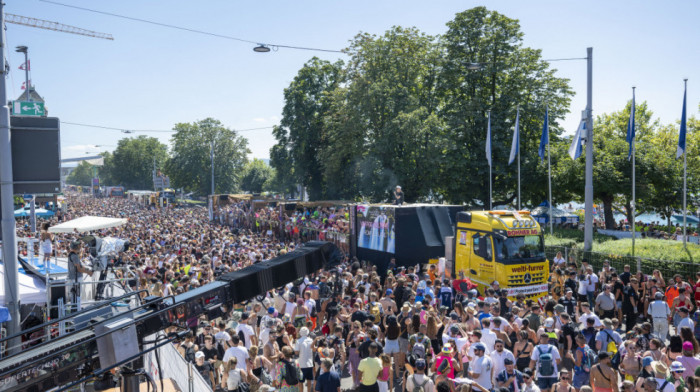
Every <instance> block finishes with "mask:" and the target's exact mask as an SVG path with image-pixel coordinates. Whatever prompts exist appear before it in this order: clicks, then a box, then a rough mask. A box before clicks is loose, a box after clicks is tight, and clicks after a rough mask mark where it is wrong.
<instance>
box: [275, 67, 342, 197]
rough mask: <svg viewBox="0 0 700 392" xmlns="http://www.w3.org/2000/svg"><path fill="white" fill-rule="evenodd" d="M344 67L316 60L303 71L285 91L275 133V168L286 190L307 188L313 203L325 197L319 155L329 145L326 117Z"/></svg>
mask: <svg viewBox="0 0 700 392" xmlns="http://www.w3.org/2000/svg"><path fill="white" fill-rule="evenodd" d="M342 66H343V63H342V62H341V61H338V62H336V63H330V62H328V61H324V60H320V59H318V58H316V57H314V58H312V59H311V60H309V61H308V62H307V63H306V64H304V66H303V67H302V68H301V69H300V70H299V72H298V73H297V76H296V77H294V80H293V81H292V83H291V84H290V85H289V87H287V88H286V89H284V102H285V103H284V108H283V109H282V120H281V121H280V126H278V127H275V128H274V129H273V132H272V133H273V135H274V136H275V139H276V140H277V144H276V145H275V146H274V147H273V148H272V150H271V152H270V158H271V164H272V166H273V167H274V168H276V169H277V178H278V179H280V180H282V181H280V182H282V183H283V185H284V186H285V188H291V186H292V185H293V184H294V182H296V183H301V184H303V185H304V186H306V187H307V190H308V192H309V196H310V198H311V199H319V198H322V197H323V196H324V179H323V165H322V162H321V161H320V160H319V151H320V150H321V149H322V148H323V146H324V145H326V137H325V129H324V124H323V121H324V116H325V114H326V112H327V111H328V106H329V104H330V102H329V100H328V95H329V94H330V93H331V92H332V91H333V90H334V89H335V88H336V87H337V86H338V84H339V83H340V81H341V79H342Z"/></svg>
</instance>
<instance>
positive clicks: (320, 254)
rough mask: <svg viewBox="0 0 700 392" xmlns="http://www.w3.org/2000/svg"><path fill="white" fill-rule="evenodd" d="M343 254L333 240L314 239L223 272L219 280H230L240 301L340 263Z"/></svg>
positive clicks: (233, 297) (233, 299)
mask: <svg viewBox="0 0 700 392" xmlns="http://www.w3.org/2000/svg"><path fill="white" fill-rule="evenodd" d="M341 258H342V255H341V253H340V251H339V250H338V248H337V247H336V246H335V245H333V244H332V243H330V242H323V241H311V242H307V243H306V244H304V245H303V246H301V247H299V248H298V249H297V250H295V251H294V252H290V253H288V254H286V255H283V256H279V257H276V258H274V259H272V260H268V261H264V262H262V263H258V264H254V265H251V266H250V267H246V268H244V269H242V270H239V271H234V272H229V273H227V274H223V275H221V276H220V277H219V279H218V280H219V281H226V282H230V286H229V301H231V302H233V303H239V302H243V301H247V300H249V299H252V298H254V297H255V296H258V295H261V294H263V293H265V292H267V291H269V290H272V289H274V288H278V287H282V286H284V285H286V284H287V283H289V282H293V281H295V280H297V279H299V278H301V277H304V276H306V275H308V274H311V273H314V272H316V271H318V270H320V269H322V268H324V267H329V266H332V265H334V264H337V263H339V262H340V261H341Z"/></svg>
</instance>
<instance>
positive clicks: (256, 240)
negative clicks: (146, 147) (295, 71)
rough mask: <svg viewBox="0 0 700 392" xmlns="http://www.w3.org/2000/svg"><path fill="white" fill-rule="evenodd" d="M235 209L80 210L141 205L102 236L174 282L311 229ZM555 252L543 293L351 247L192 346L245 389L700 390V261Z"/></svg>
mask: <svg viewBox="0 0 700 392" xmlns="http://www.w3.org/2000/svg"><path fill="white" fill-rule="evenodd" d="M236 208H240V213H238V212H237V210H236ZM317 211H318V215H316V214H315V213H314V212H312V211H305V212H300V213H296V212H295V213H294V214H293V216H294V217H296V219H297V220H296V221H294V220H292V223H298V221H309V220H313V221H320V222H324V220H325V219H328V220H331V219H334V218H335V217H333V218H332V217H331V215H333V211H332V210H330V209H328V210H325V211H323V210H317ZM229 212H230V213H231V215H232V216H234V217H236V218H234V219H233V221H232V222H230V221H226V222H223V223H224V224H222V221H215V222H209V220H208V217H207V211H206V209H204V208H188V209H184V208H183V209H179V208H164V209H155V208H150V209H149V208H146V207H141V206H137V205H134V204H132V203H131V202H129V201H127V200H121V199H91V198H87V197H70V198H69V200H68V211H67V213H66V214H65V215H64V216H73V217H77V216H80V215H83V214H91V215H103V216H117V217H128V218H129V220H128V223H127V224H126V225H125V226H122V227H118V228H112V229H107V230H104V231H102V232H101V233H99V234H100V235H111V236H115V237H120V238H124V239H129V241H130V242H131V243H132V246H131V247H130V248H129V249H128V250H127V251H125V252H122V253H120V255H119V258H120V259H121V260H122V261H123V262H124V263H125V264H126V265H130V266H132V267H133V269H134V270H135V271H136V273H137V276H138V282H135V283H133V284H137V285H138V286H139V287H146V288H147V289H148V291H149V294H151V295H170V294H175V293H181V292H185V291H187V290H190V289H192V288H196V287H199V286H201V285H203V284H206V283H207V282H210V281H212V280H214V279H215V278H216V276H217V275H218V274H220V273H223V272H226V271H231V270H236V269H239V268H244V267H246V266H249V265H252V264H255V263H259V262H262V261H265V260H269V259H272V258H274V257H276V256H278V255H282V254H284V253H286V252H288V251H291V250H293V249H294V248H295V247H296V246H298V245H299V243H300V242H301V241H303V240H304V237H303V235H300V236H298V237H295V236H292V237H291V238H286V237H285V238H284V239H280V236H279V233H278V231H276V230H274V229H273V228H270V229H269V230H263V229H260V230H253V229H251V228H250V227H248V226H245V227H238V226H237V224H238V223H242V220H243V219H244V218H245V219H250V216H251V214H250V213H249V211H245V210H244V209H243V208H241V207H240V206H233V207H231V209H230V211H227V213H229ZM307 212H308V214H307ZM264 213H266V214H268V215H264V214H261V213H259V212H256V214H258V215H253V216H254V217H255V218H258V219H260V221H261V222H263V221H267V222H273V221H275V220H277V221H279V216H275V211H274V210H272V209H269V210H267V209H264ZM346 213H347V212H345V211H343V212H341V211H335V215H336V217H337V216H338V215H340V216H343V215H344V214H346ZM303 218H306V219H303ZM237 219H238V220H237ZM286 219H287V218H284V219H283V221H284V222H286V221H287V220H286ZM339 220H340V219H339ZM49 223H50V224H53V223H55V222H49ZM19 230H20V231H25V230H26V228H24V227H21V226H20V227H19ZM300 231H301V230H300ZM292 233H293V231H292ZM24 234H27V233H24ZM75 237H76V236H75V235H73V234H67V235H63V234H61V235H57V237H56V238H54V241H53V243H54V247H55V249H54V250H55V251H56V252H58V254H59V255H67V254H68V252H70V247H69V246H67V244H70V243H71V241H73V240H75ZM54 250H52V251H54ZM551 266H552V272H551V274H550V282H549V283H550V284H549V291H548V292H547V293H544V295H543V296H541V298H536V297H525V296H524V295H517V296H515V297H512V296H508V295H507V294H508V293H507V291H506V290H504V289H502V288H501V286H500V284H499V282H492V284H491V285H490V286H488V287H479V286H477V285H475V284H472V282H470V281H469V279H465V278H463V276H461V274H459V272H458V274H457V276H455V277H450V276H449V275H447V274H444V273H440V272H439V271H438V269H437V268H436V266H434V265H418V266H400V265H398V266H397V264H396V261H394V260H392V263H390V265H389V270H388V271H386V272H385V271H378V270H377V268H376V267H375V266H373V265H369V264H364V263H361V262H360V261H358V260H353V259H349V258H346V259H345V260H344V261H343V262H342V263H341V264H340V265H339V266H338V267H334V268H332V269H329V270H324V271H318V272H317V273H314V274H312V275H309V276H307V277H305V278H303V279H300V280H298V281H295V282H293V283H290V284H288V285H286V286H285V287H281V288H277V289H275V290H272V291H271V292H268V293H263V294H262V295H261V296H260V297H259V298H257V299H256V300H253V301H251V302H248V303H243V304H236V305H235V306H234V307H233V309H230V310H229V311H227V312H226V313H225V314H224V315H222V317H220V318H217V319H212V320H210V319H207V318H206V317H202V318H201V320H200V322H199V324H198V325H196V326H193V328H192V331H191V333H190V334H189V335H188V336H187V338H186V339H185V340H184V341H183V342H181V343H178V344H177V348H178V350H179V351H180V352H181V353H182V355H183V357H184V358H185V359H186V360H188V361H191V362H193V363H194V366H195V367H196V368H197V370H199V371H200V373H201V374H202V376H203V377H204V378H205V380H208V382H209V383H210V384H211V386H212V389H214V390H216V389H222V390H226V391H238V392H248V391H251V392H255V391H258V390H261V391H269V390H270V389H271V388H276V389H279V390H281V391H282V392H303V391H304V388H306V390H307V391H311V390H315V391H319V392H339V391H340V389H341V379H343V378H345V379H346V381H345V383H349V388H352V389H356V390H359V391H363V392H365V391H367V392H370V391H371V392H379V391H381V392H388V391H390V390H396V391H401V392H436V391H439V392H452V391H455V390H460V391H465V392H470V391H471V390H478V391H484V392H486V391H497V392H545V391H547V392H579V391H580V392H588V391H596V392H612V391H614V392H618V391H620V390H624V391H628V392H631V391H633V390H635V391H638V392H643V391H647V392H651V391H657V390H658V391H663V392H686V391H687V392H695V391H700V373H698V372H696V369H698V368H700V366H699V365H700V355H699V354H700V345H699V344H698V340H697V336H698V334H699V333H700V331H699V330H698V328H699V327H700V323H699V322H698V318H699V315H700V312H698V304H699V303H700V273H699V274H698V276H696V277H695V280H696V281H690V279H688V278H687V277H685V278H684V277H682V276H679V275H677V276H673V277H669V278H668V279H667V278H665V277H663V276H661V273H659V272H658V271H654V272H653V273H652V274H650V275H646V274H644V273H641V272H636V273H634V272H632V271H631V270H630V267H629V266H625V267H624V268H623V270H622V271H615V270H614V269H613V268H611V267H610V266H609V265H608V264H606V265H604V266H603V267H602V269H601V270H597V269H596V268H594V266H592V265H589V264H588V263H587V261H586V260H585V259H583V260H580V261H579V260H565V259H564V258H563V257H562V256H561V255H560V254H559V255H557V256H556V257H555V258H554V259H552V260H551Z"/></svg>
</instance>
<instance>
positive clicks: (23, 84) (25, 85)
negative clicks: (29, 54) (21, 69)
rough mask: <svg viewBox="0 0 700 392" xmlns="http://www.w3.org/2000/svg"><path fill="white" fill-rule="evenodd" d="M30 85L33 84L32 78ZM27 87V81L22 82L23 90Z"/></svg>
mask: <svg viewBox="0 0 700 392" xmlns="http://www.w3.org/2000/svg"><path fill="white" fill-rule="evenodd" d="M29 85H30V86H31V85H32V81H31V80H30V81H29ZM26 89H27V82H22V90H26Z"/></svg>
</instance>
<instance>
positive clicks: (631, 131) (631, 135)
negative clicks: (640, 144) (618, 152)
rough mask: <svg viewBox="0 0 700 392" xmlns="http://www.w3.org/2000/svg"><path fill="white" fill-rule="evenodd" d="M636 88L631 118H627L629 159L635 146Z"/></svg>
mask: <svg viewBox="0 0 700 392" xmlns="http://www.w3.org/2000/svg"><path fill="white" fill-rule="evenodd" d="M635 109H636V108H635V106H634V89H632V107H631V108H630V118H629V120H627V143H629V144H630V150H629V152H628V153H627V159H632V148H633V146H634V138H635V124H634V112H635Z"/></svg>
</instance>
